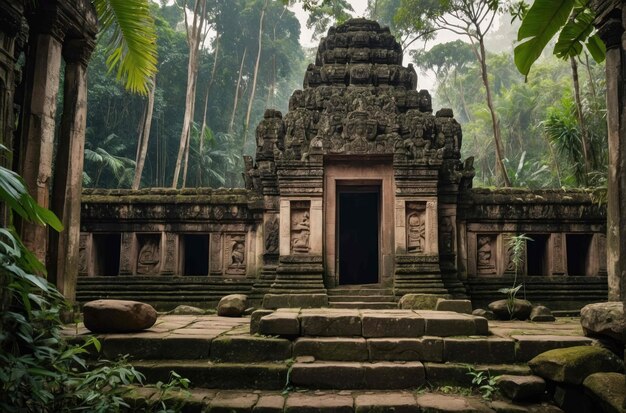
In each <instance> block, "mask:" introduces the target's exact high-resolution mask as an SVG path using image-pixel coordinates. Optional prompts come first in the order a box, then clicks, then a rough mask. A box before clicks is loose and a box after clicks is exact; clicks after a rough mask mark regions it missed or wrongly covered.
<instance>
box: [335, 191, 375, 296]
mask: <svg viewBox="0 0 626 413" xmlns="http://www.w3.org/2000/svg"><path fill="white" fill-rule="evenodd" d="M337 200H338V205H337V223H338V228H337V229H338V231H337V246H338V268H339V284H340V285H347V284H376V283H378V268H379V265H378V256H379V251H380V247H379V245H380V243H379V222H380V214H379V210H380V209H379V203H380V190H379V188H378V187H373V186H365V187H362V186H353V187H340V188H338V189H337Z"/></svg>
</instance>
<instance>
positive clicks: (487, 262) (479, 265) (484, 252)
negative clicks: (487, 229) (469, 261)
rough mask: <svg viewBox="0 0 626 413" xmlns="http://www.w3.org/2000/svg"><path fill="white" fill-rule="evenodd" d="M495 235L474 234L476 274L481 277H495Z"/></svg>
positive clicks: (496, 237)
mask: <svg viewBox="0 0 626 413" xmlns="http://www.w3.org/2000/svg"><path fill="white" fill-rule="evenodd" d="M497 239H498V236H497V235H495V234H476V273H477V274H478V275H482V276H495V275H497V271H496V258H497V254H496V251H497Z"/></svg>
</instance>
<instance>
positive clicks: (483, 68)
mask: <svg viewBox="0 0 626 413" xmlns="http://www.w3.org/2000/svg"><path fill="white" fill-rule="evenodd" d="M478 44H479V47H480V56H479V59H478V60H479V63H480V73H481V76H482V79H483V85H484V86H485V94H486V95H487V107H488V108H489V113H490V114H491V126H492V128H493V140H494V143H495V144H496V171H500V175H501V177H502V180H503V182H504V186H505V187H509V186H511V181H510V180H509V175H508V173H507V171H506V168H505V166H504V145H503V143H502V136H501V134H500V119H498V114H497V113H496V110H495V108H494V105H493V98H492V96H491V87H490V86H489V75H488V73H487V53H486V51H485V43H484V39H483V37H482V36H480V37H479V38H478Z"/></svg>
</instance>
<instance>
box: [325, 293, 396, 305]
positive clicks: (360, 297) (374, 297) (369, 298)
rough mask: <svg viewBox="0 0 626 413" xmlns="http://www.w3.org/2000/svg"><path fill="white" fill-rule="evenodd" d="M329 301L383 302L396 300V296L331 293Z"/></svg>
mask: <svg viewBox="0 0 626 413" xmlns="http://www.w3.org/2000/svg"><path fill="white" fill-rule="evenodd" d="M328 301H330V302H331V303H340V302H350V301H352V302H354V301H360V302H364V301H376V302H379V303H382V302H393V303H395V302H396V297H395V296H394V295H329V296H328Z"/></svg>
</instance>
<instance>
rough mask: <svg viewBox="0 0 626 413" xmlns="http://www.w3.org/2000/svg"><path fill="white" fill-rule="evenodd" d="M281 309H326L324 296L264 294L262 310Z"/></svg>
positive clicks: (326, 298) (326, 299)
mask: <svg viewBox="0 0 626 413" xmlns="http://www.w3.org/2000/svg"><path fill="white" fill-rule="evenodd" d="M281 307H299V308H320V307H328V295H326V294H265V295H264V296H263V308H268V309H276V308H281Z"/></svg>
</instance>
